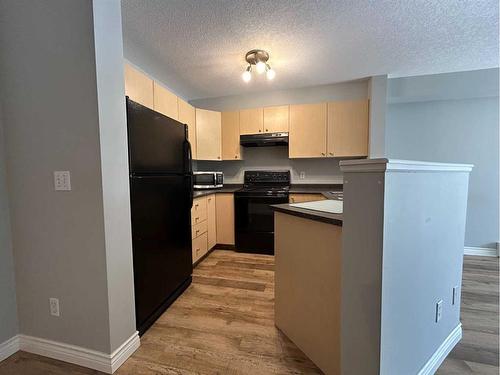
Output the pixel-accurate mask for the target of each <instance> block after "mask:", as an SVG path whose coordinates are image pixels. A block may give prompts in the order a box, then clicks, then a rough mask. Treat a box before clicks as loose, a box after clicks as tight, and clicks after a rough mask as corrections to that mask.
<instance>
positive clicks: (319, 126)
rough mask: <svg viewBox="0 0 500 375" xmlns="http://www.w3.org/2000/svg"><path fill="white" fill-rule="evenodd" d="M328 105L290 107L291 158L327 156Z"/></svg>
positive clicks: (289, 150) (289, 148)
mask: <svg viewBox="0 0 500 375" xmlns="http://www.w3.org/2000/svg"><path fill="white" fill-rule="evenodd" d="M326 128H327V104H326V103H319V104H300V105H291V106H290V133H289V147H288V152H289V157H290V158H318V157H325V156H326Z"/></svg>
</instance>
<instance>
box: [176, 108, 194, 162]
mask: <svg viewBox="0 0 500 375" xmlns="http://www.w3.org/2000/svg"><path fill="white" fill-rule="evenodd" d="M177 105H178V108H179V109H178V111H179V121H180V122H182V123H183V124H187V126H188V140H189V143H190V144H191V155H192V158H193V159H195V160H196V159H197V153H196V110H195V108H194V107H193V106H192V105H191V104H189V103H188V102H186V101H184V100H182V99H181V98H178V101H177Z"/></svg>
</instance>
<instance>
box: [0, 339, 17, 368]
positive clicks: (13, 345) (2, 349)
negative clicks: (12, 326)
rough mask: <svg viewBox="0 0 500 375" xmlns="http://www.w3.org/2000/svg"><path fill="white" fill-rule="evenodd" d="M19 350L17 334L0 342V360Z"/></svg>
mask: <svg viewBox="0 0 500 375" xmlns="http://www.w3.org/2000/svg"><path fill="white" fill-rule="evenodd" d="M18 350H19V335H16V336H14V337H11V338H10V339H8V340H7V341H4V342H2V343H0V362H2V361H3V360H4V359H7V358H9V357H10V356H11V355H12V354H14V353H15V352H17V351H18Z"/></svg>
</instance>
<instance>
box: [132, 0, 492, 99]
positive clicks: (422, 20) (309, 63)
mask: <svg viewBox="0 0 500 375" xmlns="http://www.w3.org/2000/svg"><path fill="white" fill-rule="evenodd" d="M122 15H123V32H124V43H125V51H126V53H127V51H132V50H134V49H135V53H139V52H137V51H140V53H144V54H148V55H149V56H148V58H149V59H150V60H151V61H153V60H154V61H156V63H157V64H158V65H159V66H161V67H162V69H163V68H164V69H165V72H166V74H165V76H167V77H170V79H168V80H169V81H170V82H165V83H166V84H168V85H169V86H170V87H171V88H172V89H173V90H175V91H176V92H177V93H178V94H179V95H181V96H183V97H185V98H187V99H197V98H204V97H217V96H225V95H235V94H242V93H249V92H255V93H258V92H259V91H261V90H269V89H273V90H275V89H287V88H295V87H305V86H313V85H319V84H327V83H333V82H340V81H346V80H352V79H357V78H363V77H368V76H372V75H379V74H389V75H390V76H394V77H397V76H410V75H420V74H432V73H442V72H452V71H463V70H474V69H482V68H489V67H497V66H498V53H499V51H498V43H499V41H498V1H497V0H469V1H467V0H456V1H452V0H434V1H430V0H413V1H410V0H400V1H394V0H393V1H391V0H371V1H368V0H365V1H361V0H357V1H354V0H344V1H341V0H330V1H322V0H318V1H313V0H253V1H252V0H248V1H239V0H197V1H196V0H122ZM254 48H262V49H265V50H267V51H268V52H269V53H270V55H271V58H270V60H269V63H270V64H271V66H272V67H273V68H274V69H275V71H276V78H275V80H274V81H272V82H267V81H266V80H265V78H264V77H263V76H259V77H257V78H259V79H255V78H256V77H255V75H254V77H253V78H254V79H253V80H252V81H251V82H250V83H249V84H246V83H244V82H243V81H242V79H241V73H242V72H243V70H244V69H245V67H246V63H245V61H244V54H245V53H246V52H247V51H248V50H250V49H254Z"/></svg>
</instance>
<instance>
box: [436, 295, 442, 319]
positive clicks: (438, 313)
mask: <svg viewBox="0 0 500 375" xmlns="http://www.w3.org/2000/svg"><path fill="white" fill-rule="evenodd" d="M442 316H443V300H442V299H441V300H439V301H438V302H437V303H436V323H437V322H439V321H440V320H441V317H442Z"/></svg>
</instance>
